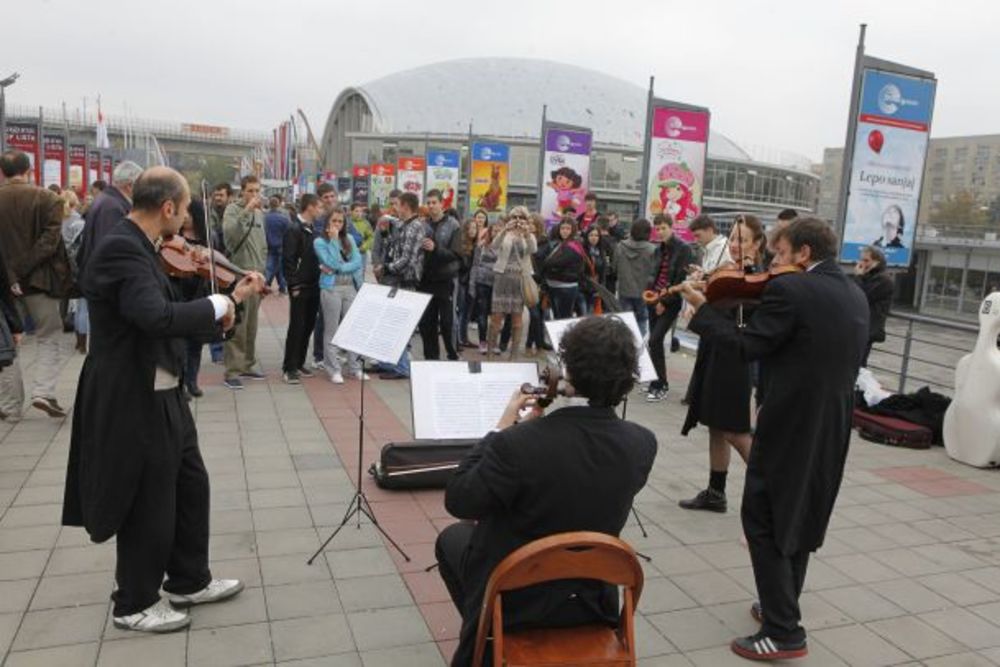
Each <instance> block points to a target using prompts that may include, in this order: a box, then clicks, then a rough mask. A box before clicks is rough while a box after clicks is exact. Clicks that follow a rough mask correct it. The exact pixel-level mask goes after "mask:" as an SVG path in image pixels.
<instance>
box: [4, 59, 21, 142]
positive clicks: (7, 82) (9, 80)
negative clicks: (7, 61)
mask: <svg viewBox="0 0 1000 667" xmlns="http://www.w3.org/2000/svg"><path fill="white" fill-rule="evenodd" d="M19 76H21V75H20V74H18V73H17V72H14V73H13V74H11V75H10V76H8V77H7V78H6V79H3V80H0V153H2V152H3V151H6V150H7V104H6V97H5V95H4V92H5V91H6V90H7V86H12V85H14V82H15V81H17V78H18V77H19Z"/></svg>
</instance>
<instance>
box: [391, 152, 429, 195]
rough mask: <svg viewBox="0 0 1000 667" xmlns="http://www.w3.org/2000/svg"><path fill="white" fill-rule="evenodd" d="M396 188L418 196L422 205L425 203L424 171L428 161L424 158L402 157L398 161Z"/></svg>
mask: <svg viewBox="0 0 1000 667" xmlns="http://www.w3.org/2000/svg"><path fill="white" fill-rule="evenodd" d="M396 166H397V167H398V169H397V171H396V187H398V188H399V189H400V190H402V191H403V192H412V193H413V194H415V195H417V199H418V200H420V203H421V204H423V203H424V171H425V170H426V169H427V160H425V159H424V158H423V157H422V156H407V157H401V158H399V160H397V161H396Z"/></svg>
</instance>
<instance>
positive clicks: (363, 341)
mask: <svg viewBox="0 0 1000 667" xmlns="http://www.w3.org/2000/svg"><path fill="white" fill-rule="evenodd" d="M391 290H392V288H391V287H389V286H388V285H374V284H371V283H365V284H364V285H362V286H361V290H360V291H358V294H357V296H355V297H354V303H352V304H351V308H350V310H348V311H347V315H346V316H345V317H344V319H343V321H342V322H341V323H340V327H339V328H338V329H337V333H336V335H334V337H333V344H334V345H336V346H337V347H339V348H341V349H344V350H349V351H351V352H357V353H358V354H360V355H362V356H365V357H370V358H372V359H375V360H376V361H384V362H387V363H392V364H394V363H396V362H397V361H399V358H400V357H401V356H402V354H403V350H404V349H406V344H407V343H409V342H410V337H411V336H412V335H413V330H414V329H416V327H417V324H418V323H419V322H420V317H421V315H423V313H424V309H426V308H427V304H428V303H430V300H431V295H430V294H422V293H420V292H411V291H408V290H397V291H396V295H395V296H393V297H391V298H390V297H389V293H390V291H391Z"/></svg>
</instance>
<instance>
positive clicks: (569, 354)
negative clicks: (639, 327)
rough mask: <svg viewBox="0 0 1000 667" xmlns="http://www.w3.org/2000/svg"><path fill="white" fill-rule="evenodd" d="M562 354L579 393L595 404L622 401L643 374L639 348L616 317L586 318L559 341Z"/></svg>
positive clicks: (567, 373)
mask: <svg viewBox="0 0 1000 667" xmlns="http://www.w3.org/2000/svg"><path fill="white" fill-rule="evenodd" d="M559 357H560V359H561V361H562V363H563V365H564V366H565V367H566V375H567V379H568V380H569V383H570V384H571V385H573V389H574V392H575V393H576V395H577V396H584V397H586V398H587V399H589V402H590V405H592V406H595V407H610V406H614V405H618V404H619V403H621V401H622V399H623V398H625V396H627V395H628V393H629V392H630V391H632V387H633V386H635V382H636V379H637V378H638V377H639V350H638V347H637V346H636V344H635V338H634V337H633V336H632V332H631V331H630V330H629V328H628V326H626V324H625V323H624V322H622V321H621V320H619V319H618V318H616V317H595V316H591V317H586V318H584V319H582V320H580V322H578V323H577V324H575V325H573V326H572V327H571V328H570V329H569V331H567V332H566V333H565V334H563V337H562V340H560V341H559Z"/></svg>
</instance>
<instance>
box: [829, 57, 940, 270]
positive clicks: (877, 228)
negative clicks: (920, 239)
mask: <svg viewBox="0 0 1000 667" xmlns="http://www.w3.org/2000/svg"><path fill="white" fill-rule="evenodd" d="M936 85H937V82H936V81H935V80H934V79H927V78H920V77H914V76H906V75H903V74H896V73H890V72H884V71H877V70H874V69H867V68H866V69H865V71H864V75H863V77H862V84H861V104H860V107H859V110H858V118H857V129H856V130H855V132H854V157H853V160H852V161H851V176H850V180H849V181H848V182H849V184H850V185H849V187H848V195H847V214H846V215H847V217H846V220H845V222H844V238H843V242H842V243H843V245H842V247H841V251H840V259H841V261H843V262H855V261H857V260H858V258H859V257H860V256H861V249H862V248H863V247H865V246H866V245H876V246H879V247H881V248H882V250H883V251H884V252H885V259H886V265H888V266H909V265H910V260H911V259H912V256H913V239H914V233H915V231H916V223H917V207H918V205H919V203H920V182H921V179H922V177H923V174H924V160H925V158H926V156H927V137H928V135H929V134H930V126H931V113H932V110H933V107H934V91H935V87H936Z"/></svg>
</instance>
